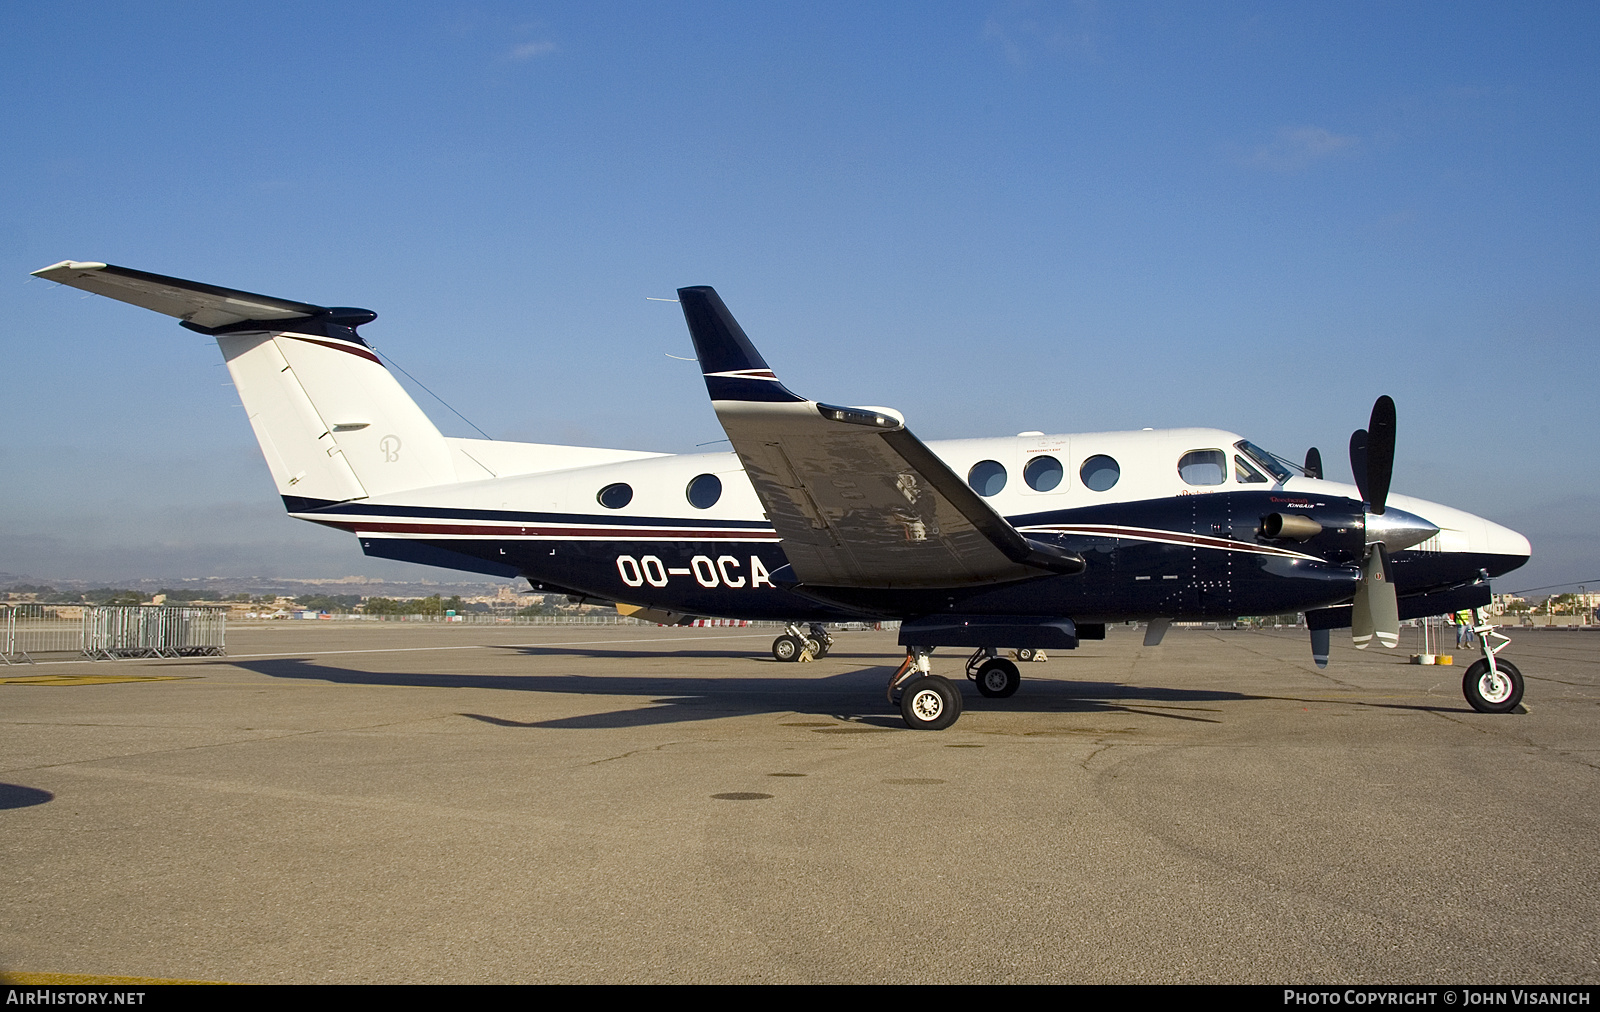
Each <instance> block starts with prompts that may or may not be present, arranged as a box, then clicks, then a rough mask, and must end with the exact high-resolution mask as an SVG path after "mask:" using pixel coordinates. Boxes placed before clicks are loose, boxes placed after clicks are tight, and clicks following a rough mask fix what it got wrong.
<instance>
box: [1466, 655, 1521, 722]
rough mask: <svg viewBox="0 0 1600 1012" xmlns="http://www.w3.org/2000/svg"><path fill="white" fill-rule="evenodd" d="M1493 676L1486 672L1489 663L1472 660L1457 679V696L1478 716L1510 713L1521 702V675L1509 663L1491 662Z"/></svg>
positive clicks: (1513, 665)
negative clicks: (1478, 714)
mask: <svg viewBox="0 0 1600 1012" xmlns="http://www.w3.org/2000/svg"><path fill="white" fill-rule="evenodd" d="M1494 667H1495V672H1496V673H1498V675H1499V678H1496V677H1495V675H1494V674H1491V673H1490V671H1489V662H1488V661H1485V660H1476V661H1473V662H1472V666H1471V667H1470V668H1468V669H1467V673H1466V676H1465V677H1463V678H1462V679H1461V694H1462V695H1464V696H1466V697H1467V702H1468V703H1470V704H1471V705H1472V708H1473V709H1474V710H1477V711H1478V712H1479V713H1510V712H1511V711H1512V710H1515V709H1516V708H1517V704H1518V703H1520V702H1522V672H1520V671H1518V670H1517V666H1516V665H1515V664H1512V663H1511V662H1510V661H1502V660H1500V659H1499V658H1495V662H1494Z"/></svg>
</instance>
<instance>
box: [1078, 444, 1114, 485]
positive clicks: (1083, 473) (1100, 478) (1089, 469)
mask: <svg viewBox="0 0 1600 1012" xmlns="http://www.w3.org/2000/svg"><path fill="white" fill-rule="evenodd" d="M1078 477H1079V478H1082V479H1083V484H1084V487H1086V488H1089V489H1091V490H1093V491H1095V492H1104V491H1106V490H1107V489H1109V488H1111V486H1113V485H1115V484H1116V483H1117V480H1118V479H1119V478H1121V477H1122V467H1121V465H1119V464H1118V463H1117V462H1116V460H1115V459H1114V458H1112V457H1107V456H1106V455H1105V454H1103V453H1097V454H1095V455H1094V456H1093V457H1090V458H1089V459H1088V460H1086V461H1084V462H1083V467H1081V468H1079V469H1078Z"/></svg>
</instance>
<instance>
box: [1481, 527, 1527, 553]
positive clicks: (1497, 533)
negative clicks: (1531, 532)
mask: <svg viewBox="0 0 1600 1012" xmlns="http://www.w3.org/2000/svg"><path fill="white" fill-rule="evenodd" d="M1483 527H1484V536H1485V538H1486V539H1487V540H1488V551H1489V552H1490V553H1491V554H1493V555H1520V556H1521V557H1522V558H1524V559H1526V558H1528V557H1530V556H1532V555H1533V545H1532V544H1530V543H1529V541H1528V539H1527V538H1526V537H1524V536H1523V535H1521V534H1518V533H1517V532H1516V531H1514V530H1512V529H1511V528H1509V527H1501V526H1500V525H1499V524H1497V523H1495V522H1494V521H1492V520H1485V521H1484V522H1483Z"/></svg>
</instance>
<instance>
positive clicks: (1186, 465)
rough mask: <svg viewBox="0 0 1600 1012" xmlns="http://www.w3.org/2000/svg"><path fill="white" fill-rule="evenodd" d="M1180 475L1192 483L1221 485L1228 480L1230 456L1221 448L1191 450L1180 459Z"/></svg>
mask: <svg viewBox="0 0 1600 1012" xmlns="http://www.w3.org/2000/svg"><path fill="white" fill-rule="evenodd" d="M1178 476H1179V477H1180V478H1182V479H1183V480H1184V481H1185V482H1186V483H1188V484H1190V485H1221V484H1222V483H1223V482H1225V481H1227V480H1228V458H1227V455H1226V454H1224V453H1223V452H1222V451H1221V450H1190V451H1189V452H1188V453H1186V454H1184V455H1183V456H1182V457H1181V458H1179V460H1178Z"/></svg>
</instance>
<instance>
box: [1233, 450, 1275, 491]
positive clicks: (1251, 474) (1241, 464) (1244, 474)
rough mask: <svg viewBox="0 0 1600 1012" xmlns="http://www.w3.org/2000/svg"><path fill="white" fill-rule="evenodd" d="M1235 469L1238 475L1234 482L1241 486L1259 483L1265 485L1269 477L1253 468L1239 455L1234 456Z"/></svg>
mask: <svg viewBox="0 0 1600 1012" xmlns="http://www.w3.org/2000/svg"><path fill="white" fill-rule="evenodd" d="M1233 469H1234V472H1235V473H1236V474H1237V475H1238V477H1237V478H1235V479H1234V480H1235V481H1237V482H1238V483H1239V484H1241V485H1254V484H1256V483H1257V482H1262V483H1265V482H1266V481H1267V476H1266V475H1264V474H1262V473H1261V472H1260V471H1257V470H1256V469H1255V468H1253V467H1251V466H1250V465H1249V463H1248V462H1246V460H1245V459H1244V458H1243V457H1241V456H1239V455H1238V454H1237V453H1236V454H1234V455H1233Z"/></svg>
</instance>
